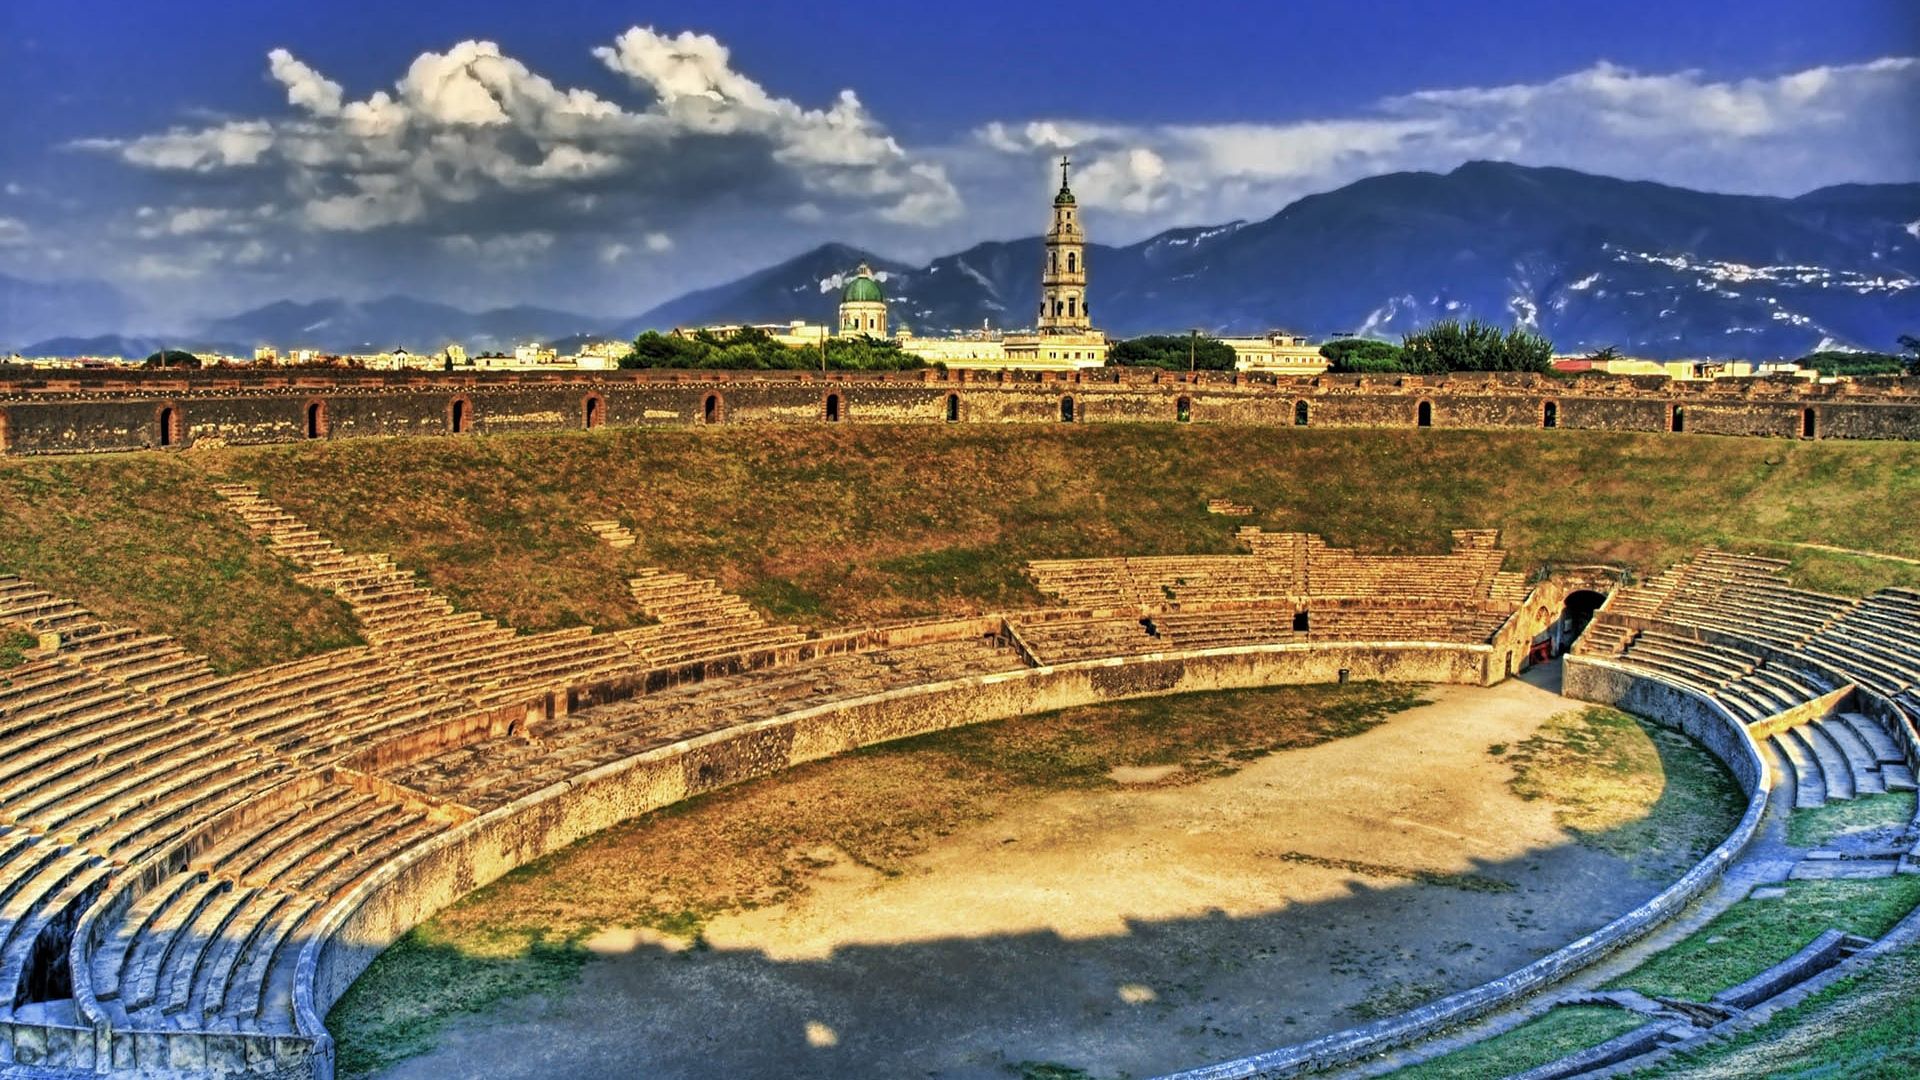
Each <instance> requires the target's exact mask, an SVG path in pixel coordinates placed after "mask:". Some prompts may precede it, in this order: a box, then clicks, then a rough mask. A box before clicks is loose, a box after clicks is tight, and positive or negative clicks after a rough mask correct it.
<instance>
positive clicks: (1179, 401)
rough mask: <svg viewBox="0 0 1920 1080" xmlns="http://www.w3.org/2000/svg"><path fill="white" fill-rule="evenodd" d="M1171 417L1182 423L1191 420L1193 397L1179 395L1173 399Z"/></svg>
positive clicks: (1190, 421)
mask: <svg viewBox="0 0 1920 1080" xmlns="http://www.w3.org/2000/svg"><path fill="white" fill-rule="evenodd" d="M1173 418H1174V419H1175V420H1178V421H1180V422H1181V423H1183V424H1187V423H1192V422H1193V399H1192V398H1190V397H1187V396H1186V395H1184V394H1183V395H1181V396H1180V397H1177V398H1175V399H1173Z"/></svg>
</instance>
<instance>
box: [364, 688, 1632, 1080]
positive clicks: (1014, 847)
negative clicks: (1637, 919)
mask: <svg viewBox="0 0 1920 1080" xmlns="http://www.w3.org/2000/svg"><path fill="white" fill-rule="evenodd" d="M1556 671H1557V665H1556V667H1555V669H1548V670H1543V671H1540V672H1538V673H1536V674H1537V676H1538V677H1537V678H1533V679H1514V680H1509V681H1508V682H1505V683H1503V684H1501V685H1499V686H1497V687H1493V688H1490V689H1482V688H1472V687H1451V686H1447V687H1432V688H1429V696H1430V697H1431V698H1432V703H1431V704H1428V705H1424V706H1421V707H1418V708H1415V709H1413V710H1410V711H1408V712H1405V713H1401V714H1399V715H1397V716H1395V717H1393V718H1392V719H1390V720H1389V721H1387V722H1386V723H1385V724H1384V725H1382V726H1380V727H1378V728H1375V729H1374V730H1372V731H1369V732H1366V733H1364V734H1361V735H1358V736H1354V737H1351V738H1346V739H1339V740H1335V741H1333V742H1330V743H1326V744H1323V745H1321V746H1317V747H1313V748H1310V749H1306V750H1298V751H1290V752H1284V753H1280V754H1276V755H1273V756H1271V757H1268V758H1266V759H1263V760H1261V761H1258V762H1256V763H1254V764H1252V765H1251V766H1249V767H1248V768H1246V769H1244V770H1242V771H1240V772H1238V773H1235V774H1234V775H1232V776H1229V777H1225V778H1222V779H1217V780H1210V781H1206V782H1203V783H1197V784H1192V785H1185V786H1175V787H1165V786H1156V785H1155V783H1154V781H1155V780H1157V779H1158V777H1156V776H1155V775H1153V774H1152V773H1151V772H1148V771H1142V772H1141V773H1139V774H1138V775H1136V776H1132V777H1128V778H1127V779H1130V780H1135V781H1138V782H1139V784H1138V787H1137V788H1135V789H1131V790H1126V791H1123V792H1121V793H1119V794H1084V793H1072V794H1058V795H1053V796H1049V797H1047V799H1046V800H1045V801H1043V802H1041V803H1040V804H1038V808H1037V810H1035V809H1032V808H1030V809H1029V810H1028V811H1027V812H1025V813H1022V814H1021V815H1020V816H1019V817H1018V818H1017V819H1013V818H1011V817H1002V818H997V819H994V820H991V821H989V822H987V823H985V824H984V825H979V826H975V827H972V828H968V829H965V830H962V831H960V832H957V833H955V834H954V835H952V836H950V837H948V838H947V839H946V840H945V841H943V842H942V843H941V844H939V845H938V846H936V847H935V848H934V849H932V850H931V851H929V852H927V853H926V854H925V855H924V856H922V857H921V858H919V859H918V860H916V864H915V866H914V867H913V868H912V869H911V870H910V871H909V872H907V873H905V874H901V875H898V876H894V877H883V876H881V875H878V874H876V873H874V872H872V871H869V870H866V869H864V868H862V867H860V866H857V865H854V864H852V863H851V862H850V861H849V860H846V859H845V858H844V857H841V856H840V855H838V854H837V853H835V852H833V851H832V850H821V851H814V852H807V853H804V854H805V855H806V856H808V857H810V858H813V859H815V860H819V861H832V862H833V863H834V864H835V865H834V866H833V867H832V868H831V869H829V870H828V871H827V872H825V873H824V874H823V875H821V879H820V880H819V881H818V882H817V883H816V885H815V886H814V887H813V888H812V889H811V890H809V892H808V893H806V894H805V895H804V896H802V897H801V898H800V899H798V900H797V901H795V902H794V903H791V904H784V905H777V906H773V907H769V908H763V909H761V910H757V911H749V912H740V913H735V914H732V915H727V916H723V917H721V918H719V919H717V920H716V921H715V922H713V923H712V924H710V925H709V926H708V928H707V931H706V935H705V941H706V945H707V946H708V947H706V948H697V949H689V948H687V947H685V946H684V945H682V944H681V943H679V942H676V941H671V940H668V939H663V938H660V937H658V936H654V935H651V934H637V933H634V932H631V931H618V932H611V933H607V934H603V935H602V936H601V937H599V938H598V939H596V940H595V941H594V942H593V947H594V949H595V951H596V952H598V953H599V954H601V959H600V960H599V961H597V962H595V963H591V964H589V965H588V967H587V968H586V970H585V973H584V976H583V978H582V981H581V983H580V985H579V986H577V987H576V988H575V989H574V990H573V991H571V992H570V993H567V994H565V995H564V996H563V997H562V998H560V999H557V1000H548V999H541V998H530V999H529V998H523V999H519V1000H516V1001H510V1002H508V1003H506V1004H504V1005H501V1006H499V1007H497V1008H496V1009H495V1010H494V1012H493V1013H492V1014H489V1015H486V1016H482V1017H476V1018H473V1019H471V1020H468V1021H465V1022H462V1023H459V1024H456V1025H455V1026H454V1027H452V1028H451V1029H449V1030H448V1031H447V1032H446V1033H445V1035H444V1036H443V1037H442V1039H441V1040H440V1044H439V1047H438V1049H437V1050H435V1051H434V1052H432V1053H429V1054H426V1055H423V1056H421V1057H418V1058H415V1059H412V1060H410V1061H407V1062H405V1063H403V1064H401V1065H399V1066H397V1067H395V1068H393V1069H390V1070H388V1071H387V1072H385V1073H383V1074H381V1075H382V1076H383V1077H386V1078H388V1080H401V1078H407V1080H412V1078H422V1080H424V1078H428V1077H439V1076H449V1075H465V1076H476V1077H479V1076H485V1077H553V1076H567V1075H593V1076H617V1075H641V1074H644V1075H646V1076H649V1077H703V1076H728V1077H790V1076H821V1077H827V1076H883V1075H884V1076H931V1077H942V1078H948V1077H952V1078H959V1077H980V1078H987V1077H992V1078H995V1080H1004V1078H1005V1077H1007V1076H1008V1075H1018V1074H1019V1072H1020V1068H1019V1067H1020V1066H1021V1065H1022V1064H1023V1063H1055V1064H1058V1065H1062V1066H1069V1067H1072V1068H1077V1069H1083V1070H1085V1071H1086V1072H1087V1073H1088V1074H1090V1075H1093V1076H1112V1075H1128V1076H1142V1075H1150V1074H1155V1073H1159V1072H1164V1071H1167V1070H1170V1069H1174V1068H1178V1067H1181V1066H1188V1065H1195V1064H1199V1063H1202V1062H1205V1061H1208V1060H1212V1059H1217V1058H1221V1057H1226V1056H1231V1055H1234V1054H1240V1053H1245V1052H1249V1051H1253V1050H1258V1049H1262V1048H1265V1047H1269V1046H1273V1045H1278V1044H1281V1043H1287V1042H1295V1041H1299V1040H1302V1039H1306V1038H1311V1037H1313V1036H1315V1035H1318V1034H1321V1033H1324V1032H1328V1031H1332V1030H1337V1029H1339V1028H1342V1027H1346V1026H1349V1025H1351V1024H1354V1023H1357V1022H1360V1021H1363V1020H1366V1019H1370V1018H1371V1017H1372V1016H1373V1015H1375V1014H1376V1013H1379V1014H1385V1013H1391V1012H1395V1011H1398V1010H1400V1009H1404V1008H1407V1007H1409V1006H1411V1005H1414V1004H1417V1003H1418V1002H1419V1001H1420V1000H1423V999H1424V998H1427V997H1430V996H1433V995H1436V994H1439V993H1442V992H1446V991H1449V990H1454V989H1458V988H1461V987H1465V986H1469V985H1472V984H1475V983H1478V982H1480V981H1483V980H1485V979H1487V978H1491V977H1494V976H1496V975H1499V974H1502V973H1504V972H1506V971H1509V970H1512V969H1514V968H1516V967H1519V966H1521V965H1522V964H1524V963H1526V962H1528V961H1530V960H1532V959H1534V958H1535V957H1536V956H1538V955H1540V954H1542V953H1544V952H1546V951H1549V950H1550V949H1552V948H1554V947H1556V946H1558V945H1560V944H1563V943H1565V942H1567V941H1569V940H1572V939H1573V938H1575V937H1577V936H1579V935H1580V934H1582V933H1585V932H1587V931H1589V930H1592V929H1594V928H1596V927H1598V926H1600V925H1602V924H1603V923H1605V922H1606V921H1607V920H1609V919H1610V918H1612V917H1613V916H1615V915H1617V914H1619V913H1620V912H1623V911H1625V910H1627V909H1628V908H1630V907H1632V906H1633V905H1634V904H1636V903H1638V902H1639V901H1641V900H1643V899H1645V898H1646V897H1648V896H1651V895H1652V894H1653V893H1654V892H1656V891H1657V890H1658V889H1659V887H1660V886H1661V885H1662V884H1663V883H1662V882H1659V881H1654V880H1647V879H1644V878H1636V877H1635V876H1634V875H1633V874H1632V872H1631V871H1630V868H1629V867H1628V865H1627V864H1626V863H1625V862H1624V861H1623V860H1621V859H1618V858H1616V857H1613V856H1611V855H1607V854H1604V853H1602V852H1600V851H1597V850H1594V849H1593V848H1591V847H1584V846H1581V845H1578V844H1575V843H1572V842H1570V841H1569V839H1568V837H1567V835H1566V834H1565V833H1564V832H1563V831H1562V830H1561V829H1560V828H1559V827H1558V826H1557V825H1556V824H1555V822H1554V811H1555V805H1554V803H1552V802H1551V801H1549V800H1545V799H1540V800H1534V801H1531V802H1529V801H1523V800H1522V799H1520V798H1518V797H1517V796H1515V795H1514V794H1513V793H1512V792H1511V791H1510V790H1509V788H1508V783H1507V782H1508V779H1509V777H1510V775H1511V773H1510V770H1509V768H1508V766H1506V765H1505V764H1503V763H1502V762H1501V761H1500V760H1499V759H1497V758H1495V757H1493V756H1490V755H1489V754H1488V752H1487V748H1488V746H1489V745H1491V744H1494V743H1503V742H1504V743H1513V742H1517V741H1518V740H1521V739H1524V738H1526V737H1527V736H1528V735H1529V734H1531V733H1533V732H1534V731H1535V730H1536V729H1537V728H1538V727H1539V725H1540V723H1541V722H1542V721H1543V720H1545V719H1546V718H1547V717H1549V716H1551V715H1553V714H1555V713H1557V712H1559V711H1561V710H1562V709H1565V708H1574V707H1581V706H1579V705H1578V703H1574V702H1569V701H1567V700H1565V699H1562V698H1560V697H1558V696H1557V695H1555V694H1554V693H1552V692H1550V691H1548V690H1546V689H1543V688H1542V684H1544V683H1545V682H1546V681H1547V679H1549V678H1554V681H1555V682H1557V678H1555V673H1556ZM1502 882H1504V883H1510V885H1511V886H1512V888H1511V890H1510V891H1507V890H1506V887H1505V886H1503V885H1501V884H1500V883H1502Z"/></svg>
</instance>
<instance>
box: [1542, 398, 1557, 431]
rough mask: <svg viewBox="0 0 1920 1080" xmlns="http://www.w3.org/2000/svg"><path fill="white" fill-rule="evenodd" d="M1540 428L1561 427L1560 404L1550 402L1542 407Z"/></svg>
mask: <svg viewBox="0 0 1920 1080" xmlns="http://www.w3.org/2000/svg"><path fill="white" fill-rule="evenodd" d="M1540 426H1541V427H1543V428H1552V427H1559V426H1560V404H1559V402H1555V401H1549V402H1547V403H1545V404H1543V405H1541V406H1540Z"/></svg>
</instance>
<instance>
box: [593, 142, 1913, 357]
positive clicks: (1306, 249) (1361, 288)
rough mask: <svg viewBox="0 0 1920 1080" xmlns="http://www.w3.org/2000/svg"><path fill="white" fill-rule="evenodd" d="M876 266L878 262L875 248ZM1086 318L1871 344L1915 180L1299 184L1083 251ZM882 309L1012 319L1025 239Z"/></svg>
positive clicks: (809, 313) (1030, 267)
mask: <svg viewBox="0 0 1920 1080" xmlns="http://www.w3.org/2000/svg"><path fill="white" fill-rule="evenodd" d="M861 257H868V258H871V257H870V256H864V255H863V254H862V253H859V252H855V251H853V250H851V249H847V248H843V247H839V246H835V245H829V246H827V247H824V248H821V249H818V250H816V251H814V252H810V253H808V254H807V255H804V256H802V257H800V258H799V259H795V260H791V261H789V262H787V263H783V264H781V265H780V266H777V267H772V268H770V269H768V270H763V271H760V272H759V273H756V274H753V275H750V276H748V277H746V278H743V279H741V280H740V281H738V282H734V283H731V284H728V285H722V286H718V287H716V288H712V289H705V290H702V291H700V292H698V293H691V294H688V295H687V296H684V297H681V298H679V299H677V300H673V301H670V302H668V303H666V304H663V305H661V306H660V307H657V308H655V309H653V310H652V311H649V312H647V313H646V314H645V315H642V316H641V317H640V318H638V319H635V320H633V322H632V323H631V324H629V326H628V327H627V328H638V327H645V326H655V327H666V326H672V325H677V324H689V323H691V324H698V323H702V322H732V321H775V320H782V321H784V320H787V319H793V318H807V319H810V320H812V321H815V322H820V321H825V320H828V319H830V318H831V317H832V313H833V304H834V297H833V296H832V295H831V293H830V291H829V290H823V289H822V287H821V282H822V281H823V280H825V279H827V278H829V277H830V276H831V275H832V274H833V273H834V272H835V271H840V270H845V269H847V268H849V267H850V266H851V265H852V264H853V263H854V262H857V261H858V259H859V258H861ZM872 261H873V262H874V264H875V266H876V267H879V266H881V265H883V261H881V260H872ZM1088 263H1089V266H1090V267H1091V271H1092V279H1091V282H1090V290H1089V291H1090V294H1091V296H1090V299H1091V301H1092V303H1093V314H1094V319H1095V322H1096V323H1097V324H1098V325H1100V326H1102V327H1104V328H1106V329H1107V330H1109V331H1110V332H1113V333H1117V334H1121V335H1127V334H1137V333H1143V332H1148V331H1156V330H1158V331H1174V332H1178V331H1182V330H1186V329H1188V328H1191V327H1198V328H1201V329H1205V330H1209V331H1214V332H1257V331H1260V330H1264V329H1268V328H1273V327H1286V328H1291V329H1294V330H1298V331H1302V332H1306V333H1312V334H1317V335H1324V334H1331V333H1337V332H1362V333H1372V334H1377V335H1381V336H1393V335H1397V334H1400V333H1403V332H1406V331H1408V330H1411V329H1414V328H1417V327H1419V326H1421V325H1424V324H1426V323H1428V322H1431V321H1433V320H1434V319H1438V318H1446V317H1461V318H1465V317H1478V318H1483V319H1488V320H1492V321H1495V322H1498V323H1503V324H1505V323H1513V322H1521V323H1525V324H1528V325H1532V326H1536V327H1538V328H1539V329H1540V330H1542V331H1543V332H1545V333H1546V334H1547V335H1548V336H1549V337H1551V338H1553V339H1554V341H1555V343H1556V345H1557V346H1558V347H1559V348H1560V349H1561V350H1562V351H1575V350H1579V349H1586V348H1595V347H1599V346H1602V345H1615V346H1618V347H1620V348H1621V349H1622V350H1624V351H1627V352H1631V353H1636V354H1640V355H1654V356H1681V355H1697V356H1765V357H1771V356H1798V355H1801V354H1803V353H1805V352H1807V351H1810V350H1812V349H1814V348H1816V347H1819V346H1820V345H1822V344H1823V343H1837V344H1844V345H1852V346H1857V347H1862V348H1876V349H1889V348H1892V347H1893V345H1894V340H1895V338H1896V337H1897V336H1898V335H1899V334H1901V333H1909V332H1914V331H1915V330H1920V184H1895V185H1869V186H1862V185H1849V186H1844V187H1834V188H1823V189H1821V190H1819V191H1814V192H1809V193H1808V194H1806V195H1803V196H1801V197H1799V198H1796V199H1782V198H1768V197H1758V196H1744V195H1720V194H1711V193H1706V192H1698V191H1689V190H1685V189H1681V188H1673V187H1666V186H1663V185H1660V184H1652V183H1643V182H1633V181H1625V180H1616V179H1612V178H1609V177H1601V176H1590V175H1587V174H1584V173H1578V172H1573V171H1571V170H1567V169H1539V168H1527V167H1522V166H1516V165H1506V164H1498V163H1491V162H1473V163H1470V164H1467V165H1463V166H1461V167H1460V168H1458V169H1455V170H1454V171H1452V172H1450V173H1447V174H1444V175H1440V174H1434V173H1394V174H1389V175H1385V176H1377V177H1372V178H1369V179H1366V180H1362V181H1359V182H1357V183H1354V184H1349V185H1347V186H1346V187H1343V188H1340V189H1339V190H1336V191H1332V192H1327V193H1325V194H1321V195H1314V196H1309V197H1307V198H1304V199H1301V200H1299V201H1298V202H1295V203H1293V204H1292V205H1290V206H1288V207H1287V208H1286V209H1284V210H1282V211H1281V212H1280V213H1278V214H1275V215H1274V216H1273V217H1271V218H1268V219H1266V220H1265V221H1260V222H1255V223H1251V224H1248V223H1244V222H1233V223H1230V224H1226V225H1220V226H1212V227H1197V228H1186V229H1178V230H1173V231H1170V232H1166V233H1162V234H1160V235H1158V236H1155V237H1153V238H1151V239H1148V240H1145V241H1142V242H1141V243H1138V244H1132V245H1129V246H1126V247H1122V248H1107V247H1101V246H1098V245H1095V246H1093V247H1092V248H1091V249H1090V250H1089V252H1088ZM884 265H886V266H887V268H888V269H889V271H890V273H889V279H888V281H887V283H886V288H887V292H888V296H889V299H891V300H892V301H893V302H894V305H895V306H894V318H895V320H896V321H897V322H905V323H908V324H910V325H912V326H914V327H915V328H917V329H921V330H923V331H938V330H944V329H949V328H959V327H977V326H979V325H980V324H981V322H982V320H988V321H990V322H991V323H992V324H993V325H995V326H997V327H1002V328H1006V327H1017V326H1023V325H1028V324H1030V323H1031V322H1032V320H1033V315H1034V311H1033V308H1034V307H1035V305H1036V303H1037V301H1036V299H1035V298H1036V297H1037V296H1038V292H1039V268H1040V241H1039V239H1038V238H1037V237H1036V238H1030V239H1026V240H1017V241H1011V242H1005V243H988V244H980V245H976V246H975V247H972V248H969V249H968V250H966V251H963V252H960V253H958V254H955V255H949V256H945V257H942V258H939V259H935V260H934V261H933V262H931V263H929V264H927V265H926V266H924V267H918V268H912V267H901V266H898V265H896V264H891V263H885V264H884Z"/></svg>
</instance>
